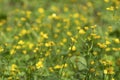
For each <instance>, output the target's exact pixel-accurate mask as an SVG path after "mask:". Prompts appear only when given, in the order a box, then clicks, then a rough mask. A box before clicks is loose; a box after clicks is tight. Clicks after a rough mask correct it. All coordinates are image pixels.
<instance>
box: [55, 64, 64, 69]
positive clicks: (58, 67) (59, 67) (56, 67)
mask: <svg viewBox="0 0 120 80" xmlns="http://www.w3.org/2000/svg"><path fill="white" fill-rule="evenodd" d="M62 67H63V66H62V65H56V66H55V67H54V69H61V68H62Z"/></svg>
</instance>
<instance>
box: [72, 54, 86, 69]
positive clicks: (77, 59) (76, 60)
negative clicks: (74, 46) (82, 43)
mask: <svg viewBox="0 0 120 80" xmlns="http://www.w3.org/2000/svg"><path fill="white" fill-rule="evenodd" d="M70 60H71V62H72V63H73V65H75V66H76V67H77V68H78V70H85V69H87V62H86V60H85V58H84V57H81V56H73V57H71V58H70Z"/></svg>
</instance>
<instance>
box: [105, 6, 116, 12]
mask: <svg viewBox="0 0 120 80" xmlns="http://www.w3.org/2000/svg"><path fill="white" fill-rule="evenodd" d="M106 10H108V11H114V7H113V6H110V7H108V8H106Z"/></svg>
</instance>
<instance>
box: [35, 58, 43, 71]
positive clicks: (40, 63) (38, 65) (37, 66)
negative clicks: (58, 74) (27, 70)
mask: <svg viewBox="0 0 120 80" xmlns="http://www.w3.org/2000/svg"><path fill="white" fill-rule="evenodd" d="M42 67H43V62H42V61H41V60H40V61H39V62H37V63H36V68H37V69H40V68H42Z"/></svg>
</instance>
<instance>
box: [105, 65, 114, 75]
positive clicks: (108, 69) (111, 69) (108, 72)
mask: <svg viewBox="0 0 120 80" xmlns="http://www.w3.org/2000/svg"><path fill="white" fill-rule="evenodd" d="M114 73H115V72H114V68H113V67H109V68H106V69H105V70H104V74H114Z"/></svg>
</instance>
